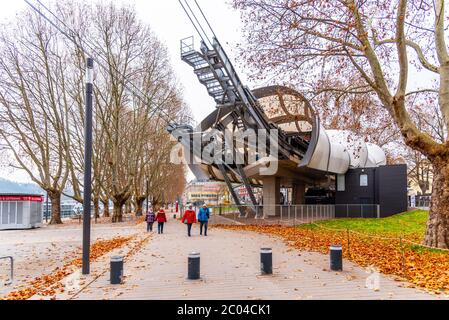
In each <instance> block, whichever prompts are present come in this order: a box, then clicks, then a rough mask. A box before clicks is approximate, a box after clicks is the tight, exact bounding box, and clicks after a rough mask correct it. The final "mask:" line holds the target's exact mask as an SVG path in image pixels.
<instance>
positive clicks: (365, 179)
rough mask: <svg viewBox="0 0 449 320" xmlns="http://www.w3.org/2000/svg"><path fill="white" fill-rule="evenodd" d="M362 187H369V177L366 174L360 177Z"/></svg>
mask: <svg viewBox="0 0 449 320" xmlns="http://www.w3.org/2000/svg"><path fill="white" fill-rule="evenodd" d="M360 186H361V187H368V175H367V174H366V173H362V174H361V175H360Z"/></svg>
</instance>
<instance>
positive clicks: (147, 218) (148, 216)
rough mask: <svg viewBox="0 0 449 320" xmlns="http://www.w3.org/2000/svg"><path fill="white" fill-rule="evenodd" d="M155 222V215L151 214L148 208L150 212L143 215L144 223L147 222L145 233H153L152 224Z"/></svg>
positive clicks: (151, 209) (151, 211)
mask: <svg viewBox="0 0 449 320" xmlns="http://www.w3.org/2000/svg"><path fill="white" fill-rule="evenodd" d="M155 220H156V215H155V214H154V212H153V208H150V210H148V212H147V214H146V215H145V221H146V222H147V232H148V231H153V224H154V221H155Z"/></svg>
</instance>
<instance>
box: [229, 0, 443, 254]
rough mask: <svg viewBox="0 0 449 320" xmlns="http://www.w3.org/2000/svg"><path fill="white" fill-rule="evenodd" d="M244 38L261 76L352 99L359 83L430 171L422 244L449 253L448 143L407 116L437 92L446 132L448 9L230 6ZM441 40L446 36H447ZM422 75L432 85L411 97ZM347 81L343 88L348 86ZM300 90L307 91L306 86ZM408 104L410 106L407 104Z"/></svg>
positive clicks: (278, 0)
mask: <svg viewBox="0 0 449 320" xmlns="http://www.w3.org/2000/svg"><path fill="white" fill-rule="evenodd" d="M234 4H235V6H236V7H237V8H239V9H242V12H243V19H244V21H245V24H246V28H247V34H248V46H247V53H248V54H247V55H246V57H247V61H249V62H250V64H252V65H253V66H254V67H256V69H258V70H259V71H262V70H269V71H271V72H272V73H273V74H275V75H280V74H283V76H284V77H286V79H285V80H286V81H289V80H292V79H302V81H303V82H304V83H309V84H311V85H310V86H309V87H311V88H314V89H315V90H319V89H322V88H319V83H317V82H318V81H319V80H318V81H317V80H316V79H328V78H338V79H340V81H342V82H344V84H345V85H344V86H342V87H339V88H328V89H329V90H343V91H356V90H358V89H357V88H358V87H360V84H359V83H356V84H351V81H350V80H351V79H354V75H355V74H357V75H359V76H360V77H361V78H362V79H363V81H364V83H363V85H364V87H366V88H369V89H370V90H372V91H373V92H374V93H375V94H376V96H377V99H378V101H379V102H380V104H381V105H382V107H383V108H384V110H385V111H386V112H388V115H389V117H388V118H389V121H391V122H392V123H394V124H395V125H396V126H397V127H398V129H399V130H400V132H401V135H402V137H403V139H404V141H405V143H406V144H407V145H408V146H409V147H411V148H412V149H414V150H416V151H419V152H420V153H422V154H423V155H425V156H426V157H427V158H428V159H429V161H430V162H431V163H432V166H433V172H434V179H433V194H432V204H431V209H430V215H429V220H428V223H427V230H426V236H425V243H426V244H427V245H430V246H434V247H440V248H448V247H449V142H448V140H447V137H445V140H444V143H441V142H439V141H436V140H435V139H434V138H432V136H431V135H430V134H429V133H428V132H425V131H422V130H420V129H419V128H418V127H417V125H416V122H415V121H413V118H412V116H411V114H410V109H413V108H414V105H413V104H412V103H410V99H408V98H410V97H412V96H414V95H416V94H420V93H422V92H437V95H438V99H437V100H435V101H433V104H435V105H436V106H438V108H439V110H440V111H441V114H442V115H443V119H444V127H445V128H446V131H447V128H448V125H449V54H448V49H447V43H446V39H447V30H446V29H445V23H447V15H445V1H444V0H435V1H422V0H419V1H418V0H416V1H413V0H409V1H407V0H397V1H389V0H388V1H387V0H366V1H355V0H335V1H319V0H289V1H285V0H272V1H267V0H234ZM445 33H446V34H445ZM412 68H414V69H416V70H417V71H416V72H422V70H426V71H427V72H428V73H431V74H433V75H434V76H435V78H436V80H437V81H436V83H437V84H438V86H437V87H434V86H433V85H432V84H430V85H428V84H427V85H424V87H422V88H414V89H412V90H410V89H409V90H408V83H409V78H410V71H411V70H412ZM345 79H347V81H345ZM303 87H306V85H305V84H304V86H303ZM411 100H413V99H411Z"/></svg>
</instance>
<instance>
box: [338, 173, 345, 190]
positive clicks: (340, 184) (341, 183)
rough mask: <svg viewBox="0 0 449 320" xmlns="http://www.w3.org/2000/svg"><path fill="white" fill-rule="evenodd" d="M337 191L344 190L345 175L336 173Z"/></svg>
mask: <svg viewBox="0 0 449 320" xmlns="http://www.w3.org/2000/svg"><path fill="white" fill-rule="evenodd" d="M337 191H345V175H344V174H339V175H337Z"/></svg>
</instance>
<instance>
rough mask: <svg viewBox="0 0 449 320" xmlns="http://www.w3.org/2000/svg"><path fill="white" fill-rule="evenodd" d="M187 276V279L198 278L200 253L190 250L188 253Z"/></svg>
mask: <svg viewBox="0 0 449 320" xmlns="http://www.w3.org/2000/svg"><path fill="white" fill-rule="evenodd" d="M187 278H188V279H189V280H198V279H199V278H200V254H199V252H192V253H190V254H189V259H188V270H187Z"/></svg>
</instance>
